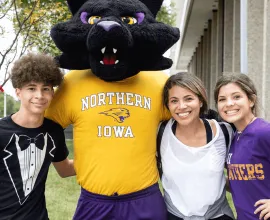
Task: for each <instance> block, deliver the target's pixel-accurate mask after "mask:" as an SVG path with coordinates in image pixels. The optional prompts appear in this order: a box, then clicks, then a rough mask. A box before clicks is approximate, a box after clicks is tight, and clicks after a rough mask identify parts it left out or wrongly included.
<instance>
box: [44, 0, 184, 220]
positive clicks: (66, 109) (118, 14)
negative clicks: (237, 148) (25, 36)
mask: <svg viewBox="0 0 270 220" xmlns="http://www.w3.org/2000/svg"><path fill="white" fill-rule="evenodd" d="M161 4H162V0H88V1H87V0H73V1H71V0H70V1H68V5H69V9H70V11H71V12H72V15H73V17H72V18H71V19H70V20H69V21H67V22H64V23H60V24H56V25H55V26H54V27H53V28H52V31H51V36H52V38H53V40H54V42H55V44H56V45H57V47H58V48H59V49H60V50H61V51H62V52H63V53H62V55H61V56H59V57H57V58H56V59H57V61H58V62H59V64H60V66H61V67H62V68H66V69H71V70H72V71H70V72H69V73H68V74H67V75H66V76H65V80H64V83H63V84H62V86H61V87H60V88H59V89H58V90H57V91H56V93H55V96H54V99H53V101H52V103H51V105H50V108H49V110H48V111H47V113H46V114H47V117H49V118H51V119H53V120H55V121H57V122H58V123H59V124H61V125H62V127H64V128H65V127H67V126H68V125H70V124H73V125H74V155H75V157H74V165H75V170H76V174H77V181H78V183H79V184H80V185H81V187H82V192H81V197H80V199H79V202H78V206H77V210H76V213H75V215H74V219H75V220H110V219H111V220H112V219H115V220H143V219H144V220H145V219H148V220H165V219H167V211H166V207H165V204H164V200H163V197H162V194H161V192H160V190H159V187H158V183H157V182H158V179H159V176H158V171H157V166H156V158H155V152H156V130H157V127H158V125H159V122H160V121H162V120H165V119H168V118H169V115H167V114H166V113H164V112H163V111H162V109H163V108H162V106H163V105H162V102H161V93H162V89H163V86H164V83H165V81H166V79H167V76H166V74H164V73H162V72H161V71H158V70H163V69H168V68H170V67H171V65H172V61H171V60H170V59H168V58H165V57H163V54H164V53H165V51H167V50H168V49H169V48H170V47H171V46H172V45H173V44H174V43H176V41H177V40H178V39H179V30H178V29H177V28H172V27H170V26H168V25H165V24H163V23H160V22H157V21H156V20H155V17H156V14H157V12H158V11H159V9H160V7H161Z"/></svg>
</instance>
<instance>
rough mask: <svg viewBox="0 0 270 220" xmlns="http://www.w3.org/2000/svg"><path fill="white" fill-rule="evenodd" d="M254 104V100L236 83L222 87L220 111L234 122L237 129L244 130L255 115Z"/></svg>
mask: <svg viewBox="0 0 270 220" xmlns="http://www.w3.org/2000/svg"><path fill="white" fill-rule="evenodd" d="M253 106H254V102H253V101H252V100H250V99H249V98H248V96H247V94H246V93H245V92H244V91H243V90H242V89H241V88H240V87H239V86H238V85H237V84H236V83H229V84H227V85H224V86H222V87H221V88H220V90H219V93H218V100H217V107H218V112H219V114H220V116H221V117H222V118H223V119H224V120H225V121H227V122H229V123H233V124H234V125H235V126H236V127H237V130H240V131H241V130H243V129H244V128H245V127H246V125H247V124H248V123H249V122H250V120H251V119H252V118H253V117H254V115H253V113H252V107H253Z"/></svg>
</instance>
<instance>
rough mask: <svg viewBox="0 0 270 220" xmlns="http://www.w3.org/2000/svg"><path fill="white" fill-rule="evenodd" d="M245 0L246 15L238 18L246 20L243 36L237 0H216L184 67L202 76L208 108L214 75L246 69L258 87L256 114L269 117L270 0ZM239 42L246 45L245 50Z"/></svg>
mask: <svg viewBox="0 0 270 220" xmlns="http://www.w3.org/2000/svg"><path fill="white" fill-rule="evenodd" d="M245 1H246V3H247V6H246V8H243V7H242V10H245V11H246V14H247V16H246V19H244V20H242V21H244V22H246V29H245V30H246V35H245V37H246V40H245V41H243V39H244V38H243V37H242V38H241V0H219V1H218V9H217V10H213V12H212V13H213V14H212V19H210V20H209V21H208V26H207V28H205V30H204V31H203V35H202V36H201V37H200V41H199V42H198V44H197V45H196V50H195V52H194V54H193V56H192V58H191V60H190V62H189V65H188V66H187V70H188V71H189V72H191V73H193V74H195V75H197V76H198V77H200V78H201V79H202V80H203V82H204V84H205V86H206V88H207V90H208V95H209V100H210V101H209V102H210V107H211V108H215V103H214V101H213V90H214V86H215V83H216V80H217V78H218V77H219V76H221V75H222V74H226V73H228V72H241V71H242V72H243V70H246V72H245V73H246V74H247V75H248V76H249V77H251V79H252V80H253V81H254V82H255V85H256V87H257V90H258V98H259V103H260V106H259V107H260V116H262V117H265V118H266V119H268V120H270V111H269V110H268V109H270V92H269V90H268V88H270V2H269V1H268V0H260V1H258V0H245ZM242 19H243V18H242ZM243 27H244V26H242V34H243V33H244V32H243ZM241 39H242V42H241ZM241 43H242V44H241ZM241 45H242V47H243V48H244V46H246V51H247V52H246V53H245V51H244V50H241ZM243 45H244V46H243ZM243 48H242V49H243ZM245 65H246V66H245ZM241 66H242V67H241Z"/></svg>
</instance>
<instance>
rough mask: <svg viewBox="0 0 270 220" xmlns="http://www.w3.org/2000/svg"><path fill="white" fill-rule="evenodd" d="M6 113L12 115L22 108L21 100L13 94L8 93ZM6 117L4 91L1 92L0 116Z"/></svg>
mask: <svg viewBox="0 0 270 220" xmlns="http://www.w3.org/2000/svg"><path fill="white" fill-rule="evenodd" d="M6 100H7V102H6V108H7V110H6V113H7V115H10V114H12V113H14V112H17V111H18V110H19V108H20V102H19V101H16V100H15V99H14V98H13V97H12V96H10V95H7V97H6ZM2 117H4V93H0V118H2Z"/></svg>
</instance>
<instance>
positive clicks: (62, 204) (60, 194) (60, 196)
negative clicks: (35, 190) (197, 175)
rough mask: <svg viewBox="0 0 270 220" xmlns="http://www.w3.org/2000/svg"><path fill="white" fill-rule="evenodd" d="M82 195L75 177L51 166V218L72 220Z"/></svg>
mask: <svg viewBox="0 0 270 220" xmlns="http://www.w3.org/2000/svg"><path fill="white" fill-rule="evenodd" d="M67 145H68V148H69V152H70V154H69V158H73V145H72V141H69V140H67ZM79 195H80V186H79V185H78V184H77V182H76V179H75V177H69V178H64V179H63V178H61V177H59V176H58V174H57V172H56V171H55V169H54V167H53V166H51V167H50V170H49V174H48V180H47V183H46V203H47V209H48V213H49V218H50V220H71V219H72V216H73V214H74V212H75V208H76V205H77V201H78V198H79ZM227 198H228V201H229V203H230V205H231V207H232V208H233V211H234V213H235V210H234V207H233V205H232V199H231V195H230V193H227Z"/></svg>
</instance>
